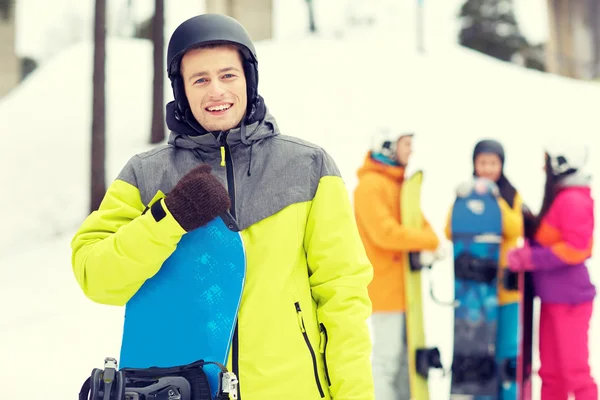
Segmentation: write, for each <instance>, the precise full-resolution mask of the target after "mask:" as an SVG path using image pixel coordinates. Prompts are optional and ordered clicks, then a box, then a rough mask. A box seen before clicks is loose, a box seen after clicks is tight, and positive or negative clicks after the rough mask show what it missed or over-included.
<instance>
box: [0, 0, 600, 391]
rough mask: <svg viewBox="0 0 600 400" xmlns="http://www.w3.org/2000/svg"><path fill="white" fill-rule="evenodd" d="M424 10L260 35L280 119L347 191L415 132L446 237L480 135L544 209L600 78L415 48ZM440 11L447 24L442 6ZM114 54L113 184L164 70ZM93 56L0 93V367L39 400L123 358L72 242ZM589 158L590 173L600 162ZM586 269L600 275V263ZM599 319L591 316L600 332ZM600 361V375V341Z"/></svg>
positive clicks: (135, 146) (442, 288)
mask: <svg viewBox="0 0 600 400" xmlns="http://www.w3.org/2000/svg"><path fill="white" fill-rule="evenodd" d="M412 11H414V10H413V8H412V6H410V5H408V4H407V5H406V7H404V8H402V9H399V10H396V12H397V14H396V15H397V17H398V18H400V20H401V22H402V23H399V24H398V26H397V27H396V28H393V29H392V28H390V27H389V26H385V27H379V28H377V29H374V30H372V31H360V32H348V33H347V34H346V38H345V39H343V40H336V39H333V38H331V37H330V36H327V35H325V36H324V37H321V38H318V37H317V38H306V37H301V36H300V35H295V34H291V35H289V37H287V38H281V39H278V40H276V41H273V42H271V43H261V44H259V45H258V46H257V48H258V52H259V58H260V71H261V78H260V92H261V93H262V94H263V96H264V97H265V99H266V102H267V106H268V107H269V108H270V110H271V111H272V112H273V113H274V115H275V116H276V118H277V120H278V122H279V125H280V128H281V129H282V131H283V132H284V133H285V134H289V135H295V136H299V137H302V138H305V139H307V140H310V141H313V142H315V143H318V144H320V145H322V146H324V147H325V148H326V149H327V150H328V151H329V152H330V153H331V154H332V155H333V157H334V158H335V159H336V160H337V162H338V164H339V167H340V170H341V171H342V174H343V176H344V179H345V181H346V182H347V184H348V188H349V191H350V192H351V191H352V190H353V188H354V186H355V184H356V178H355V171H356V169H357V168H358V167H359V166H360V164H361V163H362V160H363V157H364V154H365V151H366V149H367V148H368V146H369V142H370V141H369V135H370V133H371V132H372V131H373V129H375V127H377V126H379V125H382V124H394V125H396V126H398V127H400V128H409V129H415V130H416V131H417V135H418V136H417V139H418V140H417V141H416V152H415V155H414V158H413V160H412V163H413V165H412V166H411V169H413V170H414V169H416V168H423V169H424V170H425V173H426V175H425V186H424V193H423V196H424V204H423V208H424V212H425V214H426V216H427V217H428V219H429V220H430V221H431V222H432V224H433V225H434V227H435V228H436V230H437V231H438V232H439V233H440V234H441V232H442V229H443V224H444V222H445V217H446V213H447V211H448V208H449V207H450V204H451V201H452V190H453V188H454V186H455V185H456V184H457V183H458V182H459V181H460V179H463V178H466V177H467V176H469V174H470V173H471V151H472V147H473V145H474V143H475V142H476V141H477V140H478V139H480V138H483V137H495V138H499V139H500V140H501V141H502V142H503V143H504V144H505V147H506V151H507V166H506V169H507V174H508V176H509V177H510V178H511V179H512V180H513V182H514V184H515V185H516V187H517V188H518V189H519V190H520V192H521V193H522V195H523V197H524V199H525V201H526V202H527V203H528V204H530V206H531V207H532V208H534V209H537V207H538V206H539V203H540V201H541V190H542V187H543V182H542V179H543V176H542V171H541V167H542V150H541V143H542V140H543V139H544V138H548V137H551V136H552V135H559V136H563V137H565V136H566V137H569V138H574V139H575V138H579V139H583V140H587V141H589V142H592V141H591V138H592V135H593V134H594V133H597V131H598V124H597V117H595V116H594V111H595V110H596V107H595V106H594V104H596V103H597V102H596V101H595V100H596V99H597V98H598V97H599V96H600V87H598V86H593V85H590V84H584V83H580V82H573V81H570V80H567V79H562V78H558V77H550V76H546V75H544V74H541V73H538V72H535V71H525V70H522V69H519V68H518V67H516V66H513V65H509V64H504V63H499V62H497V61H494V60H490V59H488V58H486V57H485V56H482V55H479V54H475V53H472V52H470V51H467V50H464V49H459V48H457V47H456V46H452V45H451V44H450V42H451V40H450V39H449V37H448V36H442V37H440V38H439V39H435V38H433V37H429V38H428V48H429V49H431V52H429V53H428V55H426V56H424V57H417V56H416V55H415V54H414V41H413V37H412V35H413V32H414V26H413V25H411V24H412V21H413V16H414V15H413V14H412ZM429 18H430V19H431V21H433V22H436V21H437V23H438V24H439V27H440V29H441V30H443V31H445V32H450V31H451V28H452V23H451V21H449V18H448V15H446V14H443V12H442V11H440V10H438V13H434V12H432V13H431V14H430V17H429ZM444 18H445V19H444ZM444 21H446V22H444ZM433 22H432V24H433ZM108 51H109V58H108V64H107V66H108V82H107V87H108V92H107V93H108V100H109V102H108V115H107V116H108V121H107V127H108V132H109V133H108V139H107V155H108V159H107V179H108V181H110V180H112V179H113V178H114V177H115V176H116V174H117V173H118V171H119V170H120V168H121V167H122V166H123V164H124V163H125V162H126V161H127V159H128V158H129V157H130V156H131V155H132V154H134V153H136V152H139V151H143V150H145V149H147V148H149V146H148V145H147V144H146V142H147V138H148V136H149V128H150V125H149V122H150V121H149V115H150V107H151V91H150V89H151V87H150V84H151V81H152V72H151V65H152V63H151V47H150V45H149V43H147V42H143V41H132V40H127V41H125V40H111V41H110V42H109V46H108ZM91 55H92V48H91V46H90V44H89V43H84V44H81V45H78V46H75V47H73V48H71V49H69V50H67V51H64V52H62V53H61V54H59V56H57V57H56V58H55V59H53V60H52V61H51V63H49V64H48V65H46V66H45V67H44V68H41V69H40V70H38V71H37V72H36V73H35V74H34V75H33V76H32V77H31V79H29V80H28V81H27V82H26V83H25V84H24V85H23V86H22V87H20V88H19V89H18V90H16V91H14V92H13V93H12V94H11V95H10V96H8V97H7V98H6V99H5V100H4V101H2V102H0V135H3V143H4V144H3V145H2V146H0V167H1V171H2V173H1V174H0V186H1V187H2V188H3V189H4V192H5V195H4V196H2V200H0V201H1V204H2V209H3V210H9V211H5V213H4V215H3V219H2V224H3V228H4V229H3V230H2V232H3V233H2V237H1V238H0V239H1V240H0V304H2V306H1V307H2V308H1V310H2V314H1V315H2V319H1V320H0V321H1V322H0V354H2V355H3V356H4V359H3V361H4V362H3V363H2V366H1V367H0V374H1V375H0V376H2V381H4V380H6V381H8V382H13V383H16V384H17V387H27V388H28V394H29V395H30V397H31V398H37V397H44V398H49V399H54V398H56V399H63V398H73V397H74V396H75V394H76V393H77V392H78V390H79V385H80V384H81V382H82V381H83V379H84V378H85V377H86V376H87V375H88V374H89V372H90V371H91V368H93V367H96V366H100V365H101V362H102V360H103V358H104V357H105V356H107V355H113V356H116V355H118V352H119V340H120V329H121V324H122V309H120V308H116V307H107V306H101V305H96V304H93V303H91V302H90V301H89V300H87V299H85V298H84V296H83V295H82V294H81V291H80V290H79V288H78V287H77V284H76V283H75V280H74V278H73V276H72V273H71V268H70V248H69V241H70V239H71V237H72V235H73V233H74V230H75V229H76V228H77V226H78V224H79V223H80V222H81V220H82V219H83V218H84V217H85V215H86V213H87V207H88V183H89V181H88V179H89V178H88V175H89V174H88V164H89V142H90V141H89V137H90V127H91V120H90V118H91V102H90V99H91ZM317 61H318V62H317ZM166 90H169V86H168V85H167V87H166ZM170 97H171V95H170V93H169V95H168V97H167V98H168V99H170ZM466 110H468V112H466ZM467 115H468V116H469V117H468V118H467V117H466V116H467ZM593 150H594V152H595V153H597V152H598V151H599V150H600V149H599V148H598V146H597V145H595V147H594V149H593ZM593 161H594V163H593V165H591V169H592V170H595V171H598V170H600V169H599V165H598V161H597V157H596V158H593ZM594 190H595V191H594V194H595V196H596V198H599V196H598V190H599V189H598V187H597V186H596V187H595V189H594ZM597 211H598V210H597ZM598 215H600V213H599V214H598ZM598 242H600V240H596V243H598ZM590 265H591V270H592V274H593V276H594V278H595V281H596V282H600V280H598V277H599V275H600V273H598V272H597V269H598V267H599V265H598V262H597V261H595V260H593V262H592V263H591V264H590ZM434 276H435V288H436V292H437V294H438V296H439V297H442V298H445V299H449V298H450V297H451V294H452V293H451V290H452V286H451V282H452V271H451V265H450V264H449V263H448V262H443V263H440V264H439V265H437V266H436V267H435V269H434ZM427 312H428V320H427V324H428V327H429V328H430V329H429V332H431V334H430V336H429V337H428V339H429V341H430V342H431V343H432V344H436V345H438V346H440V348H441V350H442V352H443V361H445V362H446V364H448V362H449V360H450V358H449V357H450V356H451V347H450V346H451V340H452V333H451V332H452V326H451V321H452V314H451V310H449V309H445V308H441V307H439V306H436V305H434V304H432V303H431V302H429V303H427ZM599 321H600V317H597V316H595V317H594V321H593V332H594V333H595V334H596V335H597V334H598V332H600V326H599V323H600V322H599ZM592 342H593V341H592ZM592 354H593V357H592V358H593V367H594V371H595V372H596V376H600V375H599V373H598V372H599V370H598V368H600V348H599V347H598V345H596V344H592ZM6 356H7V358H8V359H6ZM57 363H58V366H56V367H55V365H56V364H57ZM34 365H35V366H39V368H50V367H52V368H67V369H69V371H70V372H69V373H67V374H64V375H63V377H62V378H60V379H56V375H54V374H39V375H38V376H36V378H35V379H36V384H35V385H32V384H31V383H30V382H31V375H30V374H31V373H30V372H29V371H30V368H31V366H34ZM28 368H29V369H28ZM431 386H432V392H433V396H432V398H434V399H446V398H447V392H448V389H447V388H448V381H447V380H445V379H442V378H438V377H436V378H435V379H433V381H432V385H431ZM49 394H50V395H49Z"/></svg>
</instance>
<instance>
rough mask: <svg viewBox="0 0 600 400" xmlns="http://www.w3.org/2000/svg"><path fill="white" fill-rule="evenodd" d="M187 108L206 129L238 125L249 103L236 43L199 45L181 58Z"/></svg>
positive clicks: (222, 128) (223, 128) (214, 129)
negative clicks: (200, 46) (212, 45)
mask: <svg viewBox="0 0 600 400" xmlns="http://www.w3.org/2000/svg"><path fill="white" fill-rule="evenodd" d="M181 76H182V78H183V82H184V87H185V94H186V96H187V99H188V103H189V104H190V110H191V111H192V114H193V115H194V118H196V120H197V121H198V123H199V124H200V125H201V126H202V127H203V128H204V129H206V130H207V131H227V130H229V129H231V128H235V127H236V126H238V124H239V123H240V121H241V120H242V118H243V117H244V114H245V113H246V106H247V104H248V99H247V94H246V77H245V75H244V68H243V66H242V58H241V56H240V53H239V52H238V50H237V48H236V47H235V46H218V47H207V48H198V49H193V50H190V51H188V52H187V53H186V54H185V55H184V56H183V58H182V59H181Z"/></svg>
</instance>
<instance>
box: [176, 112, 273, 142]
mask: <svg viewBox="0 0 600 400" xmlns="http://www.w3.org/2000/svg"><path fill="white" fill-rule="evenodd" d="M174 107H175V104H174V103H173V102H171V103H169V104H167V127H168V128H169V129H170V130H171V133H170V135H169V140H168V143H169V144H170V145H172V146H175V147H179V148H183V149H204V150H205V151H206V150H208V149H217V150H218V149H219V148H220V147H221V143H222V142H221V141H222V140H223V135H224V134H225V135H226V141H227V144H228V145H230V146H235V145H236V144H239V143H242V144H244V145H247V146H251V145H252V144H254V143H256V142H258V141H260V140H262V139H265V138H268V137H273V136H277V135H279V134H280V132H279V127H278V126H277V122H276V121H275V118H274V117H273V115H271V113H270V112H269V111H268V110H266V112H265V116H264V118H263V119H261V120H260V121H257V122H254V123H251V124H250V125H246V124H245V123H244V122H242V124H241V125H240V126H239V127H237V128H233V129H230V130H229V131H227V132H218V133H212V132H211V133H204V134H199V132H198V131H197V130H195V129H194V128H192V126H190V125H189V124H187V123H186V122H182V121H178V120H176V119H175V117H174V116H173V115H174V113H173V112H172V111H173V110H169V108H174ZM192 118H193V116H192Z"/></svg>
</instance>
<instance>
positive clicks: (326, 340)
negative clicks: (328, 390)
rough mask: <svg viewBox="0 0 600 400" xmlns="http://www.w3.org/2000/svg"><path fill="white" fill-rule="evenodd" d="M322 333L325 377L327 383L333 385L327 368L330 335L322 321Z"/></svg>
mask: <svg viewBox="0 0 600 400" xmlns="http://www.w3.org/2000/svg"><path fill="white" fill-rule="evenodd" d="M320 327H321V334H322V335H323V338H322V342H323V364H325V378H326V379H327V384H328V385H329V386H331V379H330V378H329V369H328V368H327V342H328V341H329V337H328V336H327V329H325V325H323V323H322V322H321V324H320Z"/></svg>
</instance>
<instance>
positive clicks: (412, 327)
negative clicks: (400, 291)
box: [400, 171, 442, 400]
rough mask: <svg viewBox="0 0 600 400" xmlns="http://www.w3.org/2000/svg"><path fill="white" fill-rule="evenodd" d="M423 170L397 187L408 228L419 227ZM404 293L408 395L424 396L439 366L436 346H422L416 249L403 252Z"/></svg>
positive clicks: (420, 301) (401, 209)
mask: <svg viewBox="0 0 600 400" xmlns="http://www.w3.org/2000/svg"><path fill="white" fill-rule="evenodd" d="M422 182H423V172H422V171H417V172H415V173H414V174H413V175H412V176H410V177H409V178H407V179H405V180H404V183H403V185H402V191H401V194H400V196H401V199H400V202H401V207H400V212H401V221H402V224H403V225H404V226H406V227H410V228H418V229H422V228H423V216H422V213H421V184H422ZM404 265H405V266H406V269H405V273H404V282H405V293H406V339H407V340H406V341H407V350H408V371H409V385H410V394H411V398H412V399H419V400H428V399H429V386H428V381H427V378H428V375H429V369H431V368H442V365H441V362H440V353H439V350H438V349H437V348H435V347H434V348H428V347H426V341H425V326H424V318H423V311H424V310H423V295H422V286H421V285H422V284H421V275H422V269H423V267H424V266H423V265H421V264H420V262H419V254H418V253H407V254H406V259H405V262H404Z"/></svg>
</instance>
